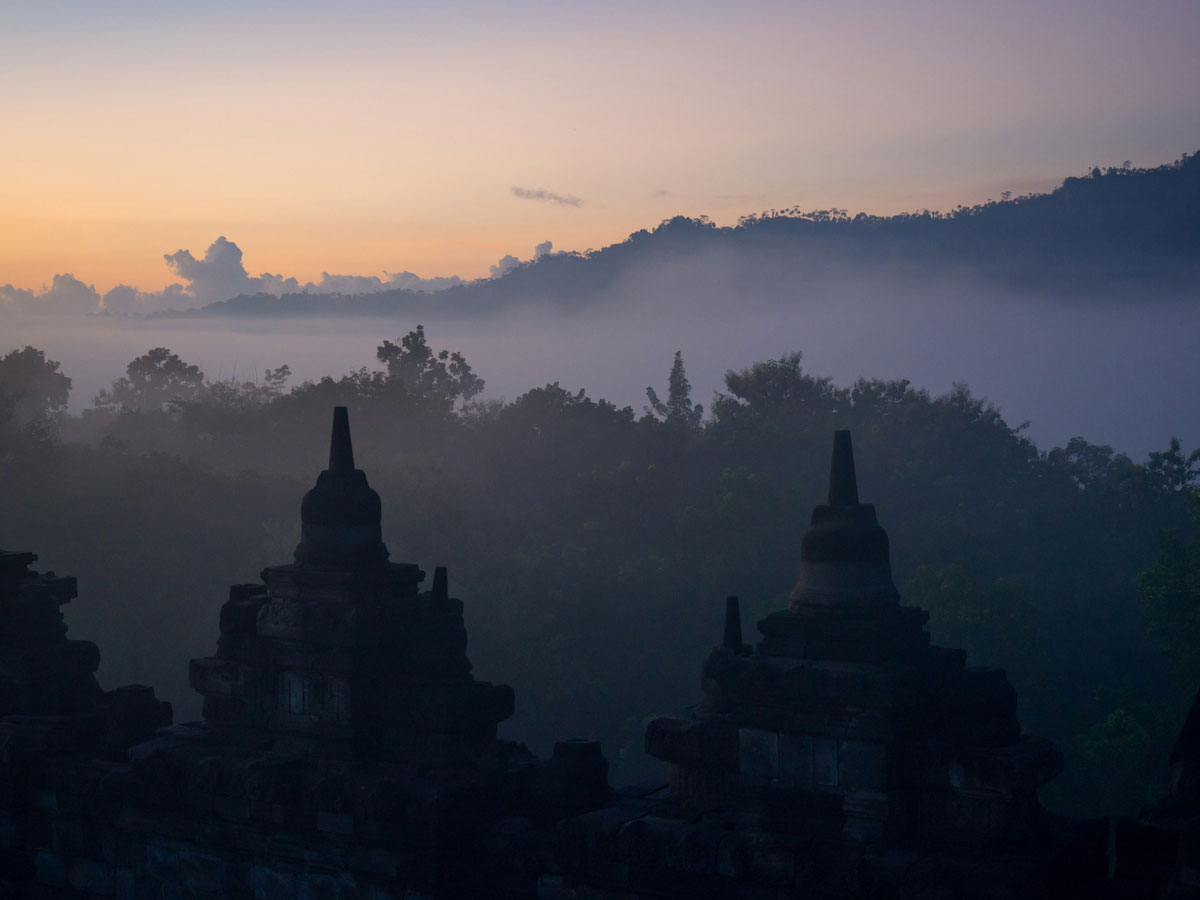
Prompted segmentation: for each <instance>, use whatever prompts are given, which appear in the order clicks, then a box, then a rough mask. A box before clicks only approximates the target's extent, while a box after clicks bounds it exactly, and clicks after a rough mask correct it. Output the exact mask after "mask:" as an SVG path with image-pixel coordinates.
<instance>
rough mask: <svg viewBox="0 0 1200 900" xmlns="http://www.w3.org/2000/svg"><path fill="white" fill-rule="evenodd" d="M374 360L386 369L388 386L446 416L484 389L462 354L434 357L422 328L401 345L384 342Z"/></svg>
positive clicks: (419, 327) (442, 354) (437, 354)
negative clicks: (463, 401)
mask: <svg viewBox="0 0 1200 900" xmlns="http://www.w3.org/2000/svg"><path fill="white" fill-rule="evenodd" d="M375 356H376V358H378V360H379V361H380V362H381V363H383V364H384V365H385V366H386V367H387V381H388V383H389V384H391V385H396V386H400V387H402V388H403V390H404V393H405V394H406V395H407V396H409V397H411V398H413V399H415V400H417V401H419V402H422V403H424V404H426V405H428V406H430V407H432V408H434V409H438V410H441V411H444V412H449V411H450V410H452V409H453V408H454V404H455V403H456V402H457V401H459V400H470V399H471V398H472V397H474V396H475V395H476V394H478V393H480V392H481V391H482V390H483V388H484V381H483V379H482V378H480V377H479V376H478V375H476V374H475V373H474V372H473V371H472V370H471V366H470V365H469V364H468V363H467V361H466V359H465V358H464V357H463V355H462V354H461V353H459V352H457V351H455V352H453V353H451V352H450V351H449V350H441V351H438V352H437V353H434V351H433V349H432V348H431V347H430V346H429V344H428V342H427V341H426V340H425V326H423V325H418V326H417V327H416V329H415V330H413V331H410V332H409V333H408V334H406V335H404V337H402V338H400V343H399V344H393V343H392V342H391V341H384V342H383V343H382V344H380V346H379V349H378V350H377V351H376V353H375Z"/></svg>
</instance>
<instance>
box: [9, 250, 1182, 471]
mask: <svg viewBox="0 0 1200 900" xmlns="http://www.w3.org/2000/svg"><path fill="white" fill-rule="evenodd" d="M797 276H798V277H797V278H796V280H795V281H794V282H793V283H791V284H787V285H786V286H783V285H780V286H778V287H776V288H774V290H775V291H777V293H775V294H774V295H765V294H766V292H767V291H768V290H772V289H771V288H766V287H763V286H762V285H761V281H760V283H759V284H754V283H753V282H751V283H750V286H749V288H747V283H746V281H744V280H742V279H739V278H736V277H734V274H733V273H731V272H729V271H728V269H727V268H724V267H723V266H721V265H720V264H719V263H713V264H711V265H706V264H705V263H704V261H702V260H697V261H696V263H695V264H694V265H693V266H689V267H687V268H683V267H672V269H671V270H670V271H663V270H662V269H661V268H660V269H658V270H655V271H652V272H649V273H645V274H644V275H641V274H636V275H633V276H630V277H628V278H627V280H626V281H625V282H624V283H623V284H621V285H620V286H618V287H617V288H615V289H613V290H612V291H609V292H606V293H604V294H600V295H597V296H593V297H592V298H589V303H588V305H587V307H586V308H584V309H580V310H576V311H564V310H563V309H562V308H561V307H559V306H552V305H549V304H538V303H530V304H528V305H526V306H525V307H519V308H517V309H515V310H513V309H509V310H502V311H498V312H495V313H493V314H488V315H481V316H463V315H448V316H446V315H438V314H437V313H434V314H433V315H420V316H419V317H417V316H411V317H410V316H403V315H397V316H387V317H377V316H342V317H315V316H305V317H282V318H267V317H253V316H194V317H193V316H181V317H154V316H151V317H125V316H106V315H93V316H86V317H79V316H69V317H68V316H53V315H49V316H46V315H42V316H35V315H17V314H10V315H9V316H7V317H0V335H2V337H0V350H3V351H5V352H7V351H8V350H11V349H15V348H17V347H20V346H24V345H26V344H28V345H32V346H34V347H38V348H40V349H43V350H44V351H45V352H46V354H47V356H48V357H49V358H51V359H55V360H58V361H59V362H61V363H62V371H63V372H64V373H66V374H67V375H69V376H70V377H71V379H72V381H73V385H72V393H71V400H70V409H71V410H72V411H73V412H76V413H78V412H79V411H81V410H82V409H84V408H86V407H87V406H89V405H90V403H91V401H92V398H93V397H94V396H95V394H96V392H97V391H98V390H100V389H101V388H103V387H107V386H108V385H109V384H110V383H111V382H112V381H113V379H115V378H117V377H119V376H120V375H121V374H123V372H124V369H125V366H126V365H127V364H128V363H129V361H130V360H132V359H134V358H135V357H137V356H139V355H141V354H142V353H144V352H146V350H148V349H150V348H152V347H167V348H169V349H171V350H173V351H175V352H176V353H178V354H179V355H180V356H181V357H182V358H183V359H184V360H185V361H187V362H189V363H193V364H195V365H197V366H199V367H200V369H201V370H202V371H203V372H204V373H205V374H206V375H207V376H208V378H209V379H211V380H227V379H235V380H239V381H241V380H253V379H255V378H256V377H259V376H261V375H262V373H263V371H264V370H266V369H269V368H270V369H273V368H276V367H277V366H280V365H283V364H285V363H286V364H287V365H288V366H289V367H290V368H291V371H292V373H293V377H292V380H291V382H289V384H290V385H295V384H297V383H299V382H301V381H304V380H319V379H320V378H321V377H322V376H326V375H332V376H334V377H337V376H340V375H343V374H346V373H348V372H351V371H353V370H356V369H359V368H361V367H364V366H366V367H368V368H377V367H378V364H377V363H376V361H375V348H376V347H377V346H378V344H379V342H380V341H382V340H383V339H395V338H396V337H397V336H398V335H400V334H403V333H404V332H406V331H408V330H410V329H411V328H413V327H415V326H416V325H417V324H418V323H420V324H424V326H425V329H426V333H427V334H428V335H429V336H430V340H431V342H433V343H435V344H436V345H437V346H439V347H449V348H452V349H455V350H459V351H461V352H462V353H463V354H464V355H465V356H466V358H467V360H468V361H469V362H470V363H471V365H472V366H473V367H474V369H475V371H476V372H477V373H478V374H480V375H481V376H482V377H483V378H484V379H485V380H486V382H487V387H486V390H485V392H484V394H483V395H482V396H483V397H485V398H486V397H494V398H506V399H508V400H512V399H515V398H516V397H518V396H520V395H521V394H522V393H524V392H525V391H527V390H529V389H530V388H534V387H540V386H543V385H546V384H549V383H552V382H559V383H560V384H561V385H562V386H563V387H564V388H568V389H571V390H578V389H579V388H584V389H585V390H586V391H587V394H588V396H590V397H593V398H597V399H599V398H603V399H607V400H610V401H611V402H613V403H615V404H617V405H618V406H627V405H628V406H632V407H633V409H634V411H635V412H636V413H638V414H639V415H640V414H641V412H642V409H643V407H644V406H645V403H646V396H645V389H646V386H647V385H661V384H662V383H664V379H665V376H666V373H667V370H668V368H669V366H670V361H671V357H672V354H673V353H674V352H675V351H676V350H680V351H682V353H683V358H684V360H685V361H686V363H687V372H688V377H689V379H690V381H691V384H692V388H693V396H694V397H695V398H696V399H697V400H698V401H699V402H702V403H704V404H705V405H706V406H707V405H708V402H709V399H710V397H711V395H712V393H713V391H718V390H722V389H723V387H724V384H723V378H724V374H725V372H726V371H728V370H730V369H740V368H744V367H746V366H748V365H750V364H751V363H753V362H756V361H758V360H763V359H770V358H777V357H779V356H781V355H783V354H785V353H790V352H793V351H797V350H799V351H801V352H802V353H803V354H804V358H803V366H804V369H805V370H806V371H807V372H809V373H810V374H814V375H818V376H827V377H829V378H831V379H832V380H833V381H834V382H835V383H836V384H840V385H850V384H852V383H853V382H854V381H855V379H857V378H859V377H865V378H882V379H901V378H903V379H908V380H909V381H911V382H912V383H913V385H914V386H917V387H924V388H927V389H929V390H930V391H931V392H933V393H943V392H945V391H948V390H950V389H951V387H952V386H953V385H954V384H955V383H966V384H967V385H969V386H970V388H971V389H972V391H973V392H974V393H975V394H976V395H982V396H984V397H986V398H987V399H988V400H989V401H991V402H992V403H994V404H995V405H997V406H998V407H999V408H1000V410H1001V412H1002V413H1003V414H1004V416H1005V418H1006V419H1007V420H1008V421H1009V422H1010V423H1012V424H1019V423H1022V422H1028V423H1029V428H1028V434H1029V435H1030V436H1031V437H1032V438H1033V439H1034V441H1035V442H1036V443H1037V444H1038V446H1039V447H1041V448H1042V449H1044V450H1045V449H1049V448H1050V447H1053V446H1060V445H1063V444H1065V443H1066V441H1067V440H1069V439H1070V438H1072V437H1075V436H1084V437H1086V438H1087V439H1088V440H1089V441H1092V442H1093V443H1099V444H1109V445H1111V446H1113V447H1114V448H1115V449H1117V450H1119V451H1122V452H1125V453H1127V454H1129V455H1131V456H1133V457H1134V458H1141V457H1144V456H1145V454H1146V453H1147V452H1148V451H1150V450H1155V449H1160V448H1161V447H1163V446H1165V445H1166V442H1167V440H1168V439H1169V438H1170V437H1173V436H1174V437H1179V438H1180V439H1181V440H1182V441H1183V443H1184V444H1185V445H1186V446H1196V445H1197V444H1200V414H1198V413H1200V410H1198V401H1197V400H1196V397H1195V394H1194V391H1192V390H1190V389H1189V387H1188V386H1189V385H1194V384H1196V383H1197V382H1198V380H1200V353H1196V352H1195V349H1194V348H1195V341H1196V336H1197V335H1198V334H1200V305H1198V304H1197V303H1196V299H1197V298H1196V289H1194V288H1192V289H1189V288H1188V287H1187V286H1179V287H1178V288H1177V289H1175V290H1171V289H1166V290H1164V289H1162V288H1161V287H1156V288H1154V289H1153V290H1154V293H1155V294H1156V295H1153V296H1150V295H1148V291H1147V290H1146V289H1145V288H1142V287H1138V288H1136V289H1121V288H1120V287H1118V288H1115V289H1109V290H1107V291H1104V292H1103V293H1099V294H1098V295H1097V296H1089V297H1079V296H1071V297H1066V298H1064V297H1061V296H1055V295H1053V294H1045V293H1029V292H1022V291H1019V290H1015V289H1006V288H1003V287H1000V286H997V285H995V284H989V283H986V282H983V281H981V280H979V279H977V278H972V277H970V276H969V275H966V274H964V275H961V276H958V277H954V276H953V275H951V276H949V277H948V276H946V275H944V274H939V275H935V276H932V277H925V278H922V279H917V278H915V277H912V275H911V273H910V274H909V275H908V280H907V281H906V280H905V277H906V276H905V274H904V273H899V274H897V275H896V276H895V277H892V278H887V277H880V276H873V277H872V276H864V275H856V274H854V273H850V272H847V273H842V274H841V275H840V276H839V277H838V278H836V279H831V278H829V277H823V278H821V279H819V280H816V281H814V282H809V283H806V282H805V280H804V278H803V275H802V273H797ZM763 280H767V279H763ZM771 280H773V281H774V282H775V283H776V284H778V283H779V281H780V280H782V277H780V278H776V279H771Z"/></svg>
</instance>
